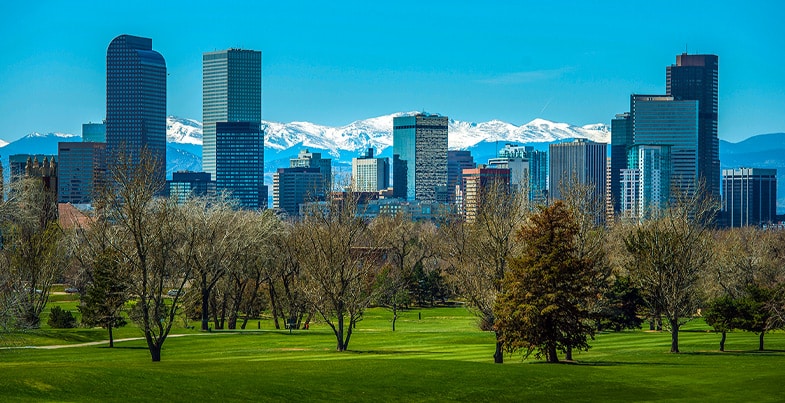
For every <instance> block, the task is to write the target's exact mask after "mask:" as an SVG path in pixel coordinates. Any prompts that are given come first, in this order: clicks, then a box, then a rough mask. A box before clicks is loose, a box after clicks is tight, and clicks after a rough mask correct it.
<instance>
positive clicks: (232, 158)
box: [215, 122, 267, 210]
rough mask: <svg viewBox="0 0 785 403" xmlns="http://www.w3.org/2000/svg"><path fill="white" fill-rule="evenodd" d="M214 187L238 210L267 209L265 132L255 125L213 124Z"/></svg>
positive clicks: (255, 123)
mask: <svg viewBox="0 0 785 403" xmlns="http://www.w3.org/2000/svg"><path fill="white" fill-rule="evenodd" d="M215 139H216V140H215V156H216V158H215V168H216V169H215V171H216V174H215V187H216V189H217V190H218V191H219V192H220V191H228V192H230V194H231V197H232V198H234V199H236V200H237V201H238V203H239V205H240V207H241V208H244V209H252V210H253V209H265V208H267V186H265V185H264V132H263V131H262V127H261V125H260V124H259V123H258V122H216V123H215Z"/></svg>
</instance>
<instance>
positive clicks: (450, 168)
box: [447, 150, 477, 203]
mask: <svg viewBox="0 0 785 403" xmlns="http://www.w3.org/2000/svg"><path fill="white" fill-rule="evenodd" d="M476 167H477V164H476V163H475V162H474V157H472V153H471V152H469V151H463V150H448V151H447V190H448V191H449V192H450V200H449V202H450V203H455V202H456V200H455V197H456V195H458V194H460V193H461V192H462V191H463V176H462V172H463V170H464V169H472V168H476ZM456 186H457V188H458V189H459V191H456Z"/></svg>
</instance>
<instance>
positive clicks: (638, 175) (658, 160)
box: [620, 144, 672, 220]
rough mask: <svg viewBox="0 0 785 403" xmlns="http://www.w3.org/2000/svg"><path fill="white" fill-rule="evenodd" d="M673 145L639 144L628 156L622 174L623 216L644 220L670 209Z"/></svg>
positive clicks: (632, 148) (621, 210) (631, 149)
mask: <svg viewBox="0 0 785 403" xmlns="http://www.w3.org/2000/svg"><path fill="white" fill-rule="evenodd" d="M671 162H672V159H671V146H668V145H647V144H636V145H633V146H632V147H630V149H629V151H628V153H627V167H628V168H626V169H622V170H621V173H620V177H621V179H620V184H621V189H622V190H623V192H622V198H621V209H620V213H621V214H622V215H623V216H624V217H628V218H634V219H638V220H643V219H646V218H650V217H652V216H656V214H657V212H658V211H659V210H662V209H664V208H665V207H667V204H668V201H669V200H670V187H671Z"/></svg>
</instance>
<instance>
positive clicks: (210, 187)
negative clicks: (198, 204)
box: [168, 171, 215, 204]
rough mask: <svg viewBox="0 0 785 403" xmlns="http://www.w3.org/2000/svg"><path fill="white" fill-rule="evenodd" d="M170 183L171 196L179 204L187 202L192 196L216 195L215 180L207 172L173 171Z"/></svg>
mask: <svg viewBox="0 0 785 403" xmlns="http://www.w3.org/2000/svg"><path fill="white" fill-rule="evenodd" d="M168 183H169V197H173V198H174V199H175V200H177V203H178V204H183V203H185V202H186V201H187V200H188V199H189V198H191V197H204V196H215V181H213V180H211V178H210V174H208V173H207V172H188V171H178V172H173V173H172V180H170V181H168Z"/></svg>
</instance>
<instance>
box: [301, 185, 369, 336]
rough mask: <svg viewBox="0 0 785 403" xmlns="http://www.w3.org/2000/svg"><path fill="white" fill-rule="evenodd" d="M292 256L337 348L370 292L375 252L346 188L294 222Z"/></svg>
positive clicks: (360, 311)
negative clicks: (332, 334)
mask: <svg viewBox="0 0 785 403" xmlns="http://www.w3.org/2000/svg"><path fill="white" fill-rule="evenodd" d="M294 236H295V239H296V240H297V242H296V244H297V245H298V249H297V252H296V253H297V258H298V260H299V264H300V267H301V270H302V273H303V279H304V288H303V289H304V292H305V296H306V298H307V299H308V302H309V304H310V306H311V307H312V308H313V309H314V310H316V312H318V313H319V314H320V315H321V317H322V318H323V319H324V321H325V322H326V323H327V324H328V325H329V326H330V328H331V329H332V331H333V333H334V335H335V338H336V341H337V345H336V349H337V350H338V351H345V350H346V349H347V348H348V346H349V341H350V339H351V336H352V332H353V330H354V327H355V325H356V324H357V322H358V321H360V320H361V319H362V316H363V313H364V312H365V309H366V308H367V307H368V305H369V304H370V301H371V298H372V295H371V293H372V290H373V282H374V279H375V275H376V271H377V268H378V267H379V266H380V264H379V261H380V260H381V257H380V256H379V254H378V250H377V249H376V248H374V247H373V245H371V244H370V243H369V240H370V239H372V238H371V236H370V234H369V230H368V224H367V223H366V222H365V221H364V220H362V219H361V218H359V217H358V215H357V200H356V198H355V197H354V196H352V195H351V194H349V195H347V196H346V197H344V198H342V199H340V200H335V199H333V200H329V201H327V202H326V203H325V204H323V205H318V206H314V208H312V209H309V211H307V212H306V214H305V216H304V217H303V218H302V220H301V221H299V222H297V223H296V224H295V226H294Z"/></svg>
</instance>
